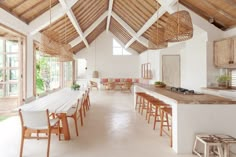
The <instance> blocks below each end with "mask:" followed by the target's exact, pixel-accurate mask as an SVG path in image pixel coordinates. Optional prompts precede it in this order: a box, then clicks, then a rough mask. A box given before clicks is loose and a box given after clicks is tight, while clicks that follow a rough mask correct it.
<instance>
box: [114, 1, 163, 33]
mask: <svg viewBox="0 0 236 157" xmlns="http://www.w3.org/2000/svg"><path fill="white" fill-rule="evenodd" d="M158 8H160V5H159V4H158V3H157V1H156V0H114V3H113V11H114V12H115V13H116V14H117V15H118V16H119V17H120V18H121V19H122V20H124V21H125V22H126V23H127V24H128V25H129V26H130V27H131V28H132V29H133V30H134V31H135V32H138V31H139V30H140V29H141V28H142V26H143V25H144V24H145V23H146V22H147V21H148V20H149V19H150V18H151V16H152V15H153V14H154V13H155V12H156V11H157V9H158Z"/></svg>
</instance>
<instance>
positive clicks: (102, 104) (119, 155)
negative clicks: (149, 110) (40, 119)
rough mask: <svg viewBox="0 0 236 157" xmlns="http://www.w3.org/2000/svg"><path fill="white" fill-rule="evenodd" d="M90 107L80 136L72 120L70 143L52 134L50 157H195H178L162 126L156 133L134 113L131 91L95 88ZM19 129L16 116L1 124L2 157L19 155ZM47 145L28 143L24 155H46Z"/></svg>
mask: <svg viewBox="0 0 236 157" xmlns="http://www.w3.org/2000/svg"><path fill="white" fill-rule="evenodd" d="M91 104H92V107H91V109H90V110H89V111H88V112H87V116H86V118H85V125H84V126H83V127H81V126H80V127H79V136H78V137H77V136H76V135H75V131H74V130H75V128H74V125H73V121H71V120H70V121H69V123H70V132H71V138H72V139H71V140H70V141H58V138H57V136H55V135H52V141H51V149H50V156H51V157H153V156H157V157H178V156H181V157H195V156H193V155H191V154H186V155H177V154H176V153H175V152H174V151H173V150H172V149H171V148H170V147H169V139H168V138H167V136H163V137H160V136H159V125H158V127H157V129H156V130H155V131H154V130H153V129H152V124H147V122H146V121H145V118H144V116H141V115H140V114H138V113H137V112H136V111H135V110H134V106H133V96H132V94H131V93H130V92H121V91H96V90H95V89H94V90H93V91H92V92H91ZM20 130H21V128H20V121H19V118H18V117H17V116H16V117H11V118H8V119H7V120H4V121H2V122H0V156H1V157H17V156H19V144H20V132H21V131H20ZM46 144H47V140H38V141H37V140H26V141H25V145H24V153H23V154H24V155H23V156H25V157H44V156H46V147H47V146H46Z"/></svg>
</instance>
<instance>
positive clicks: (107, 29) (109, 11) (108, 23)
mask: <svg viewBox="0 0 236 157" xmlns="http://www.w3.org/2000/svg"><path fill="white" fill-rule="evenodd" d="M112 8H113V0H109V8H108V17H107V26H106V31H107V32H108V31H109V27H110V21H111V13H112Z"/></svg>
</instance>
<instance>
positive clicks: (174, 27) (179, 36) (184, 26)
mask: <svg viewBox="0 0 236 157" xmlns="http://www.w3.org/2000/svg"><path fill="white" fill-rule="evenodd" d="M177 3H178V9H177V12H175V13H173V14H171V15H170V16H169V17H168V19H167V21H166V27H165V40H166V41H168V42H179V41H185V40H188V39H191V38H192V37H193V24H192V19H191V16H190V14H189V12H187V11H185V10H181V11H179V2H177Z"/></svg>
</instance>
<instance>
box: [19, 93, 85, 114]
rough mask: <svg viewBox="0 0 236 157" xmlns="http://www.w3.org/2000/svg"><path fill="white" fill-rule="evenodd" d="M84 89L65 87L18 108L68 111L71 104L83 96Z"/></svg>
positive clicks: (57, 111)
mask: <svg viewBox="0 0 236 157" xmlns="http://www.w3.org/2000/svg"><path fill="white" fill-rule="evenodd" d="M83 93H84V91H83V90H76V91H74V90H71V89H70V88H63V89H61V90H59V91H57V92H54V93H51V94H49V95H47V96H45V97H42V98H39V99H36V100H35V101H32V102H30V103H28V104H25V105H23V106H20V107H19V108H18V109H22V110H27V111H41V110H46V109H48V110H49V112H52V113H66V112H67V111H68V110H69V109H70V108H71V106H73V105H75V104H76V103H77V100H78V99H81V98H82V94H83Z"/></svg>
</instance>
